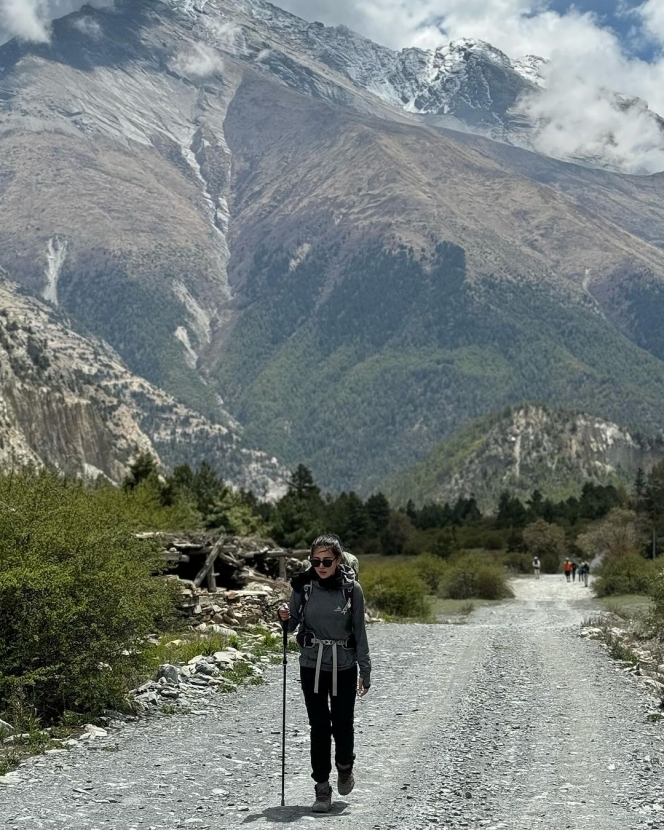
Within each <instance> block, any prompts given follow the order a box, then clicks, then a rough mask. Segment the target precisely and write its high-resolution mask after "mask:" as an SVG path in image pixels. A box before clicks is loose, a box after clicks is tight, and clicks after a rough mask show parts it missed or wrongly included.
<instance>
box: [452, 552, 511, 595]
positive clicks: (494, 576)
mask: <svg viewBox="0 0 664 830" xmlns="http://www.w3.org/2000/svg"><path fill="white" fill-rule="evenodd" d="M444 588H445V595H446V596H447V597H448V598H449V599H505V598H506V597H511V596H512V591H511V589H510V587H509V586H508V584H507V575H506V572H505V569H504V568H503V567H501V566H500V565H497V564H495V563H494V562H490V561H488V560H487V559H485V558H483V557H481V556H464V557H460V558H459V559H457V560H456V561H455V562H454V563H452V565H451V567H450V569H449V571H448V573H447V576H446V578H445V586H444Z"/></svg>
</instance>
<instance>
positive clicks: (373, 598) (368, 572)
mask: <svg viewBox="0 0 664 830" xmlns="http://www.w3.org/2000/svg"><path fill="white" fill-rule="evenodd" d="M360 582H361V583H362V589H363V590H364V593H365V595H366V598H367V602H368V603H369V604H370V605H373V606H374V607H375V608H378V609H379V610H380V611H382V612H383V613H385V614H390V615H393V616H395V617H428V616H429V614H430V612H431V606H430V604H429V601H428V599H427V593H428V589H427V585H426V583H425V582H424V580H423V579H422V577H421V576H419V575H418V573H417V571H416V569H415V567H413V565H412V564H410V563H408V564H401V563H398V562H394V563H392V562H376V563H374V562H372V563H367V564H363V566H362V570H361V572H360Z"/></svg>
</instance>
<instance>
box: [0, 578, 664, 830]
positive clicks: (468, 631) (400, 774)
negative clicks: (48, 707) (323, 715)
mask: <svg viewBox="0 0 664 830" xmlns="http://www.w3.org/2000/svg"><path fill="white" fill-rule="evenodd" d="M513 587H514V589H515V593H516V598H515V599H514V600H513V601H510V602H507V603H504V604H501V605H498V606H493V607H487V608H480V609H478V610H477V611H475V612H474V613H473V614H472V615H471V617H470V619H469V621H468V622H467V624H465V625H402V626H400V625H379V626H373V627H372V628H371V629H370V632H369V636H370V642H371V647H372V656H373V661H374V672H373V680H374V686H373V688H372V690H371V692H370V694H369V695H368V697H367V698H365V699H364V700H363V701H361V702H358V706H357V722H356V723H357V753H358V762H357V780H358V783H357V786H356V788H355V790H354V792H353V793H352V795H350V796H348V797H346V798H340V797H339V796H337V795H336V794H335V800H334V803H333V811H332V813H331V814H330V815H328V816H325V817H323V820H324V821H325V822H327V823H328V826H331V825H335V826H339V827H344V828H348V829H349V830H355V828H358V830H359V828H375V829H376V830H392V829H394V830H396V828H400V830H401V828H403V830H425V828H448V830H461V828H464V830H468V829H469V828H470V830H472V828H492V829H494V830H497V828H509V830H526V828H535V830H568V829H569V830H639V828H646V827H654V828H664V786H663V784H662V767H661V759H662V757H663V752H662V735H663V734H664V733H662V727H661V726H660V725H659V724H658V723H651V722H649V721H647V719H646V714H647V711H648V709H649V708H651V704H650V703H649V701H648V699H647V697H646V693H645V692H644V691H643V690H641V689H640V688H637V687H636V686H635V685H634V681H633V680H631V679H628V678H626V677H625V676H624V674H623V673H621V672H620V671H619V669H618V667H617V666H616V665H615V664H614V663H612V662H611V660H610V659H609V658H608V656H607V654H606V652H605V651H604V650H603V649H602V648H601V646H600V645H599V644H598V643H596V642H588V641H587V640H584V639H582V638H580V637H579V636H578V631H579V624H580V622H581V621H582V620H583V619H584V618H585V617H586V616H588V615H589V614H590V613H592V609H593V607H594V606H593V603H592V601H591V600H590V598H589V591H588V590H587V589H585V588H584V587H583V586H581V585H579V584H578V583H572V584H567V583H566V582H565V580H564V578H562V577H557V576H556V577H543V578H542V579H540V580H539V581H536V580H533V579H519V580H515V581H514V583H513ZM267 676H268V683H267V684H266V685H265V686H261V687H249V688H246V689H243V690H241V691H239V692H238V693H237V694H235V695H225V696H217V697H213V698H210V699H207V700H206V701H205V702H204V703H203V702H201V709H200V710H196V711H197V712H198V714H196V713H192V714H189V715H185V716H178V717H170V718H159V719H152V720H148V721H142V722H138V723H135V724H128V725H126V726H125V727H124V728H123V729H120V730H118V731H115V732H112V733H111V734H110V736H109V737H108V738H103V739H99V740H97V741H95V742H93V743H92V744H91V745H90V746H89V747H77V748H75V749H74V750H72V751H71V752H66V751H63V752H56V753H51V754H48V755H46V756H43V757H41V758H34V759H32V760H30V761H29V762H28V763H26V764H25V765H23V766H22V767H21V768H20V769H19V770H18V771H17V772H16V773H14V774H12V775H11V776H9V781H10V782H11V783H10V784H9V785H4V786H0V815H2V816H3V821H4V823H3V827H7V828H18V827H30V828H31V830H32V828H49V830H102V828H104V829H105V828H117V830H138V828H154V830H176V828H178V830H179V828H199V830H212V828H215V830H235V828H245V827H246V828H249V830H265V828H269V827H274V825H284V824H285V825H291V826H295V827H309V826H311V822H312V821H316V820H318V819H317V818H316V817H315V816H312V815H311V813H310V808H311V803H312V801H313V781H312V780H311V778H309V768H308V727H307V724H306V715H305V710H304V705H303V703H302V700H301V693H300V687H299V684H298V683H297V666H296V656H295V655H293V656H292V659H291V661H290V666H289V680H288V690H287V691H288V722H287V742H288V767H287V769H288V773H287V786H286V803H287V804H288V805H289V806H287V807H285V808H281V807H279V806H278V805H279V801H280V788H281V761H280V758H281V736H280V723H281V685H280V683H281V667H273V668H272V669H271V670H270V671H269V672H268V673H267Z"/></svg>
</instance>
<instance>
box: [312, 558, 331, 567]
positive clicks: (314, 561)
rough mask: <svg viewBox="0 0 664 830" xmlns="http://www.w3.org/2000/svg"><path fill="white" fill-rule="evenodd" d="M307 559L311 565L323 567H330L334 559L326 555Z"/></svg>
mask: <svg viewBox="0 0 664 830" xmlns="http://www.w3.org/2000/svg"><path fill="white" fill-rule="evenodd" d="M309 561H310V562H311V564H312V567H314V568H320V567H321V566H322V567H323V568H331V567H332V565H334V563H335V561H336V560H335V559H328V558H327V557H325V559H310V560H309Z"/></svg>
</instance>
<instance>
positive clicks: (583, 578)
mask: <svg viewBox="0 0 664 830" xmlns="http://www.w3.org/2000/svg"><path fill="white" fill-rule="evenodd" d="M589 574H590V565H589V564H588V562H587V561H586V560H584V561H583V562H582V563H581V567H580V568H579V582H583V584H584V585H585V586H586V588H587V587H588V575H589Z"/></svg>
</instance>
